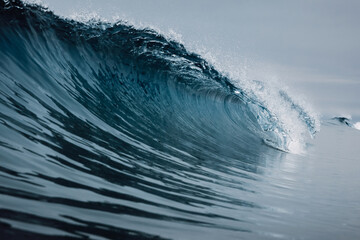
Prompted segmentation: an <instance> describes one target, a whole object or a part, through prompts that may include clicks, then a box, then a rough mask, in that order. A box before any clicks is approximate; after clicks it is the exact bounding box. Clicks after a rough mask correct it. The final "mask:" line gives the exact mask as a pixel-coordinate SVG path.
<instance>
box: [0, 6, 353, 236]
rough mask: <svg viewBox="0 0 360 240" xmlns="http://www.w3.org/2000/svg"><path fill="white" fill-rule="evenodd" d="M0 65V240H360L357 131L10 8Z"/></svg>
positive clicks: (130, 36) (222, 73)
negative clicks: (73, 239) (77, 239)
mask: <svg viewBox="0 0 360 240" xmlns="http://www.w3.org/2000/svg"><path fill="white" fill-rule="evenodd" d="M0 60H1V61H0V85H1V87H0V236H1V239H72V238H80V239H81V238H83V239H359V238H360V230H359V229H360V162H359V156H360V148H359V147H360V145H359V142H360V131H359V130H360V126H359V124H360V123H359V121H358V120H357V119H356V118H354V120H352V119H351V117H349V116H337V115H335V116H333V117H327V116H326V117H321V115H322V114H321V112H317V111H315V110H313V109H312V108H311V107H310V105H311V104H308V103H305V102H303V101H301V100H300V99H299V98H298V97H297V96H295V95H293V94H292V93H290V92H291V91H287V89H285V88H282V87H280V86H279V85H277V84H274V83H272V82H266V81H262V79H259V80H249V79H235V78H234V75H233V74H231V73H230V72H227V71H226V70H224V69H218V67H217V66H215V65H214V64H212V63H210V62H209V61H207V60H206V58H205V57H203V56H202V55H200V54H198V53H196V52H194V51H190V50H188V49H187V48H186V47H185V46H184V45H183V44H182V43H180V42H179V41H177V40H174V39H172V38H169V37H167V36H164V35H163V34H161V33H160V32H158V31H156V30H153V29H151V28H146V27H145V28H144V27H142V28H140V27H134V26H132V25H130V24H127V23H124V22H121V21H118V22H115V23H107V22H101V21H92V22H87V23H84V22H79V21H75V20H70V19H64V18H62V17H59V16H57V15H55V14H54V13H53V12H51V11H49V10H48V9H45V8H43V7H41V6H38V5H31V4H24V3H22V2H21V1H0ZM354 106H357V103H356V102H355V103H354Z"/></svg>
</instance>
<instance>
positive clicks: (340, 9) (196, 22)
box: [42, 0, 360, 117]
mask: <svg viewBox="0 0 360 240" xmlns="http://www.w3.org/2000/svg"><path fill="white" fill-rule="evenodd" d="M42 2H43V3H45V4H46V5H47V6H48V7H49V8H50V9H51V10H54V11H55V13H57V14H60V15H63V16H74V15H77V14H81V13H82V14H85V15H87V14H89V13H97V14H98V15H99V16H101V17H103V18H107V19H109V20H112V18H113V17H120V18H121V19H125V20H130V21H131V22H134V23H135V24H140V23H141V24H143V25H145V26H147V25H149V26H152V27H155V28H158V29H160V30H162V31H164V32H168V31H169V29H172V30H174V31H175V32H176V33H179V34H180V35H181V36H182V39H183V41H184V43H185V45H186V46H189V47H190V48H191V50H194V51H197V48H199V50H198V51H200V49H206V51H207V52H210V53H212V54H213V55H214V56H216V58H217V60H218V61H220V62H221V61H222V62H227V63H228V62H230V61H231V62H233V63H234V64H233V66H231V67H232V68H236V64H235V63H240V62H243V61H244V59H246V60H249V62H252V63H258V64H254V66H257V67H259V68H262V69H261V70H260V69H259V71H258V72H261V73H262V74H266V73H264V70H263V68H264V69H265V68H266V69H268V70H269V69H271V70H269V72H271V74H275V75H276V76H277V77H278V78H280V81H283V82H286V83H287V84H289V85H290V86H293V87H296V88H298V89H299V91H301V92H302V94H305V95H309V98H310V99H312V100H313V101H314V104H315V106H316V107H317V108H319V109H320V111H321V112H322V113H323V114H325V115H326V114H328V115H332V114H333V115H337V114H351V115H353V116H355V115H358V116H359V117H360V97H358V95H360V27H359V24H360V14H359V13H360V1H355V0H349V1H346V0H345V1H340V0H337V1H334V0H323V1H322V0H317V1H307V0H301V1H286V0H283V1H282V0H277V1H276V0H273V1H266V0H264V1H256V0H251V1H241V0H234V1H231V0H227V1H226V0H222V1H212V0H181V1H180V0H178V1H175V0H152V1H141V0H139V1H136V0H101V1H100V0H99V1H95V0H62V1H59V0H42ZM200 52H201V51H200ZM229 59H230V61H229ZM230 65H231V64H230ZM253 68H254V67H253ZM255 68H256V67H255ZM229 71H231V70H229ZM253 72H256V69H255V70H254V69H253ZM269 74H270V73H269ZM254 76H256V74H255V75H254ZM256 77H257V78H261V77H262V76H261V74H259V75H258V76H256ZM263 78H266V76H265V75H264V76H263ZM260 80H261V79H260ZM265 80H266V79H265Z"/></svg>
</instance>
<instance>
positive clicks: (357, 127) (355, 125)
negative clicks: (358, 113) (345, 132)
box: [354, 122, 360, 130]
mask: <svg viewBox="0 0 360 240" xmlns="http://www.w3.org/2000/svg"><path fill="white" fill-rule="evenodd" d="M354 128H355V129H357V130H360V122H357V123H355V124H354Z"/></svg>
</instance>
